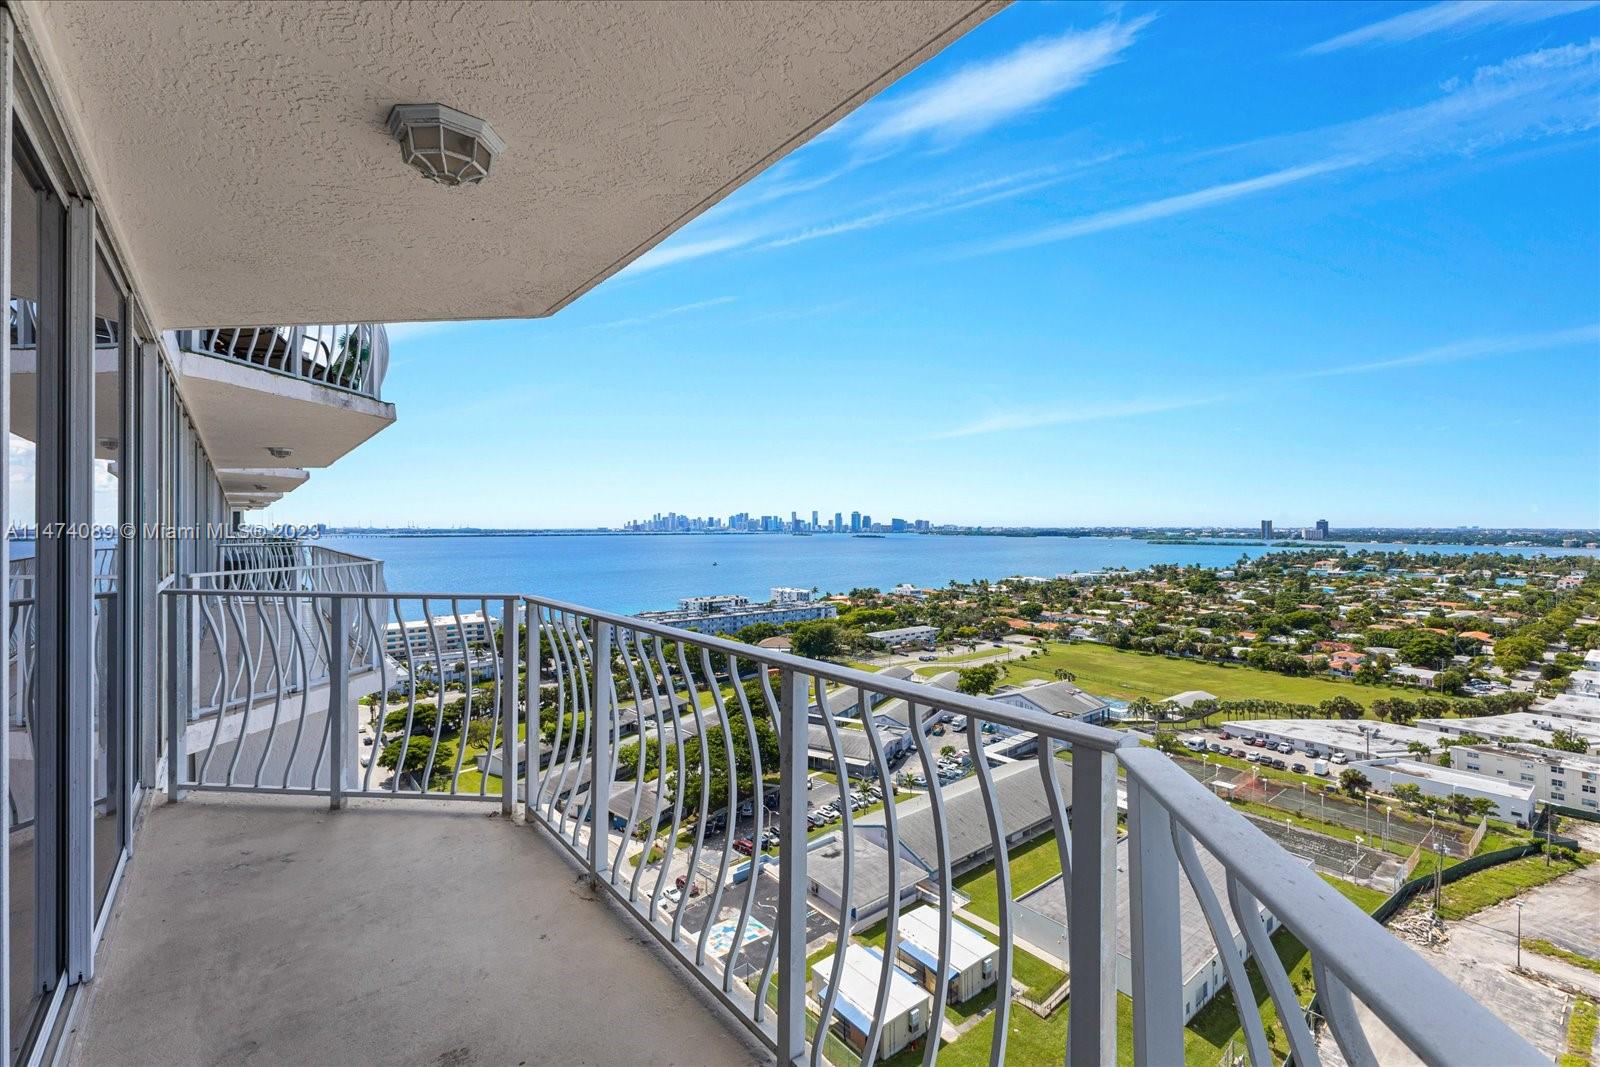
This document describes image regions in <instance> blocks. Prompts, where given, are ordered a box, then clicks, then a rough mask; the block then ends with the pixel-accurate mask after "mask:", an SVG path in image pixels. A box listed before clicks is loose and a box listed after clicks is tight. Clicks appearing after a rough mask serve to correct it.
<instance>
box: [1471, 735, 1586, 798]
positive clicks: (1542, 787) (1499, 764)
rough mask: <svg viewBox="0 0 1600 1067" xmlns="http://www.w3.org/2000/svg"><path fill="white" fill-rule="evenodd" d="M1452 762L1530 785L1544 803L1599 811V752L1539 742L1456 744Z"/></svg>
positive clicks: (1485, 774)
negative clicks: (1559, 748) (1563, 749)
mask: <svg viewBox="0 0 1600 1067" xmlns="http://www.w3.org/2000/svg"><path fill="white" fill-rule="evenodd" d="M1450 766H1452V767H1454V768H1456V769H1457V770H1460V771H1467V772H1470V773H1472V774H1475V775H1483V776H1484V777H1486V778H1489V779H1491V780H1494V781H1501V782H1510V783H1514V784H1517V785H1520V786H1523V787H1525V788H1528V789H1531V790H1532V791H1533V798H1534V799H1535V800H1536V801H1538V802H1539V803H1541V804H1559V805H1560V806H1562V807H1565V808H1577V809H1578V810H1580V811H1590V812H1600V756H1596V755H1586V754H1579V753H1576V752H1558V751H1556V750H1555V749H1552V748H1541V747H1539V746H1538V745H1503V746H1502V745H1456V746H1455V747H1453V748H1451V749H1450Z"/></svg>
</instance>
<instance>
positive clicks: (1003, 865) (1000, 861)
mask: <svg viewBox="0 0 1600 1067" xmlns="http://www.w3.org/2000/svg"><path fill="white" fill-rule="evenodd" d="M967 753H968V754H969V755H970V756H971V757H972V767H973V770H975V771H976V772H977V775H978V789H979V791H980V792H982V793H983V806H984V811H985V813H986V814H987V815H988V816H989V838H990V840H991V841H993V842H994V880H995V888H996V891H997V892H996V896H997V897H998V900H999V904H1000V923H999V926H1000V977H999V979H998V980H997V982H998V985H999V988H998V989H996V990H995V1005H994V1013H995V1014H994V1038H993V1040H992V1041H991V1042H990V1044H989V1063H990V1065H991V1067H1000V1065H1001V1064H1002V1063H1004V1062H1005V1059H1006V1038H1007V1037H1008V1036H1009V1035H1010V1033H1011V1027H1010V1023H1011V937H1012V932H1011V858H1010V854H1009V853H1008V852H1007V851H1006V829H1005V821H1004V819H1002V818H1001V815H1000V804H999V802H998V801H997V800H996V799H995V795H994V775H993V774H991V773H990V772H989V757H988V756H986V755H985V754H984V751H983V734H982V732H981V731H980V730H979V728H978V720H977V717H976V716H973V715H968V716H967Z"/></svg>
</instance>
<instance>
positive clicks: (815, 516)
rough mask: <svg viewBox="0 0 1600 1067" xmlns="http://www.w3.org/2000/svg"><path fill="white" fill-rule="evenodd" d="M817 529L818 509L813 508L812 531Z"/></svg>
mask: <svg viewBox="0 0 1600 1067" xmlns="http://www.w3.org/2000/svg"><path fill="white" fill-rule="evenodd" d="M816 528H817V509H816V508H812V509H811V529H812V530H815V529H816Z"/></svg>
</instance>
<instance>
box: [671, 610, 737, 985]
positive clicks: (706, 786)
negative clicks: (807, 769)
mask: <svg viewBox="0 0 1600 1067" xmlns="http://www.w3.org/2000/svg"><path fill="white" fill-rule="evenodd" d="M684 644H685V642H683V641H679V642H678V675H679V677H681V678H682V679H683V686H684V690H685V691H686V692H687V693H688V697H689V710H690V713H691V714H693V715H694V728H695V734H696V738H697V740H696V744H695V747H696V748H698V749H699V750H700V803H699V807H698V809H697V811H696V814H695V819H694V846H693V847H692V848H691V849H690V850H689V869H688V871H686V872H685V874H684V878H683V892H682V893H679V894H678V906H677V907H676V908H674V909H673V915H672V940H673V941H674V942H676V941H677V940H678V935H679V934H681V933H682V932H683V911H684V908H685V906H686V905H687V904H688V903H689V890H690V888H692V887H693V885H694V879H695V875H696V874H697V873H698V872H699V870H700V853H701V851H702V849H703V848H704V847H705V840H706V816H707V815H708V814H709V808H710V801H711V752H710V748H709V743H708V741H709V739H708V738H707V737H706V720H705V716H704V715H702V714H701V712H700V692H699V690H697V689H696V688H695V684H694V673H693V672H692V671H691V670H690V669H689V660H688V657H687V656H685V655H684V651H683V646H684ZM712 686H713V688H715V683H712ZM723 735H724V737H726V735H727V731H723ZM679 747H680V749H681V748H682V746H681V745H680V746H679ZM732 766H733V765H732V763H731V762H730V763H729V770H730V771H731V770H732ZM686 784H687V783H685V782H684V781H682V780H681V779H680V781H679V789H680V792H681V791H682V788H683V787H684V786H685V785H686ZM710 928H711V924H710V923H709V922H708V923H707V924H706V929H707V930H709V929H710ZM702 941H704V938H702ZM704 962H705V960H704V959H703V958H702V957H700V956H697V957H696V959H695V963H696V964H703V963H704Z"/></svg>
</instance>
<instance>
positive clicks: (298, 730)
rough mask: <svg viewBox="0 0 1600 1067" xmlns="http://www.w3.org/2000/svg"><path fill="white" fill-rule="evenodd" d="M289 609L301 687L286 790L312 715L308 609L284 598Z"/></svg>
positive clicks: (284, 784) (286, 764)
mask: <svg viewBox="0 0 1600 1067" xmlns="http://www.w3.org/2000/svg"><path fill="white" fill-rule="evenodd" d="M284 605H285V607H286V608H287V611H286V612H285V614H286V615H287V616H288V618H289V627H290V629H292V630H293V631H294V661H295V664H296V666H297V667H298V668H299V678H298V680H297V684H298V685H299V687H300V714H299V715H297V716H295V721H294V741H293V742H292V743H291V744H290V746H289V758H288V759H286V760H284V763H283V782H282V783H281V784H282V787H283V788H284V789H288V788H289V781H290V779H291V777H292V776H293V774H294V764H295V760H297V759H299V758H300V741H301V739H302V738H303V737H304V736H305V730H306V716H308V715H310V714H311V670H310V664H309V662H308V659H307V656H306V635H305V625H304V623H303V621H302V618H301V615H302V613H303V611H304V610H305V609H306V605H305V603H304V602H303V601H302V600H301V598H299V597H292V596H291V597H284Z"/></svg>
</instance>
